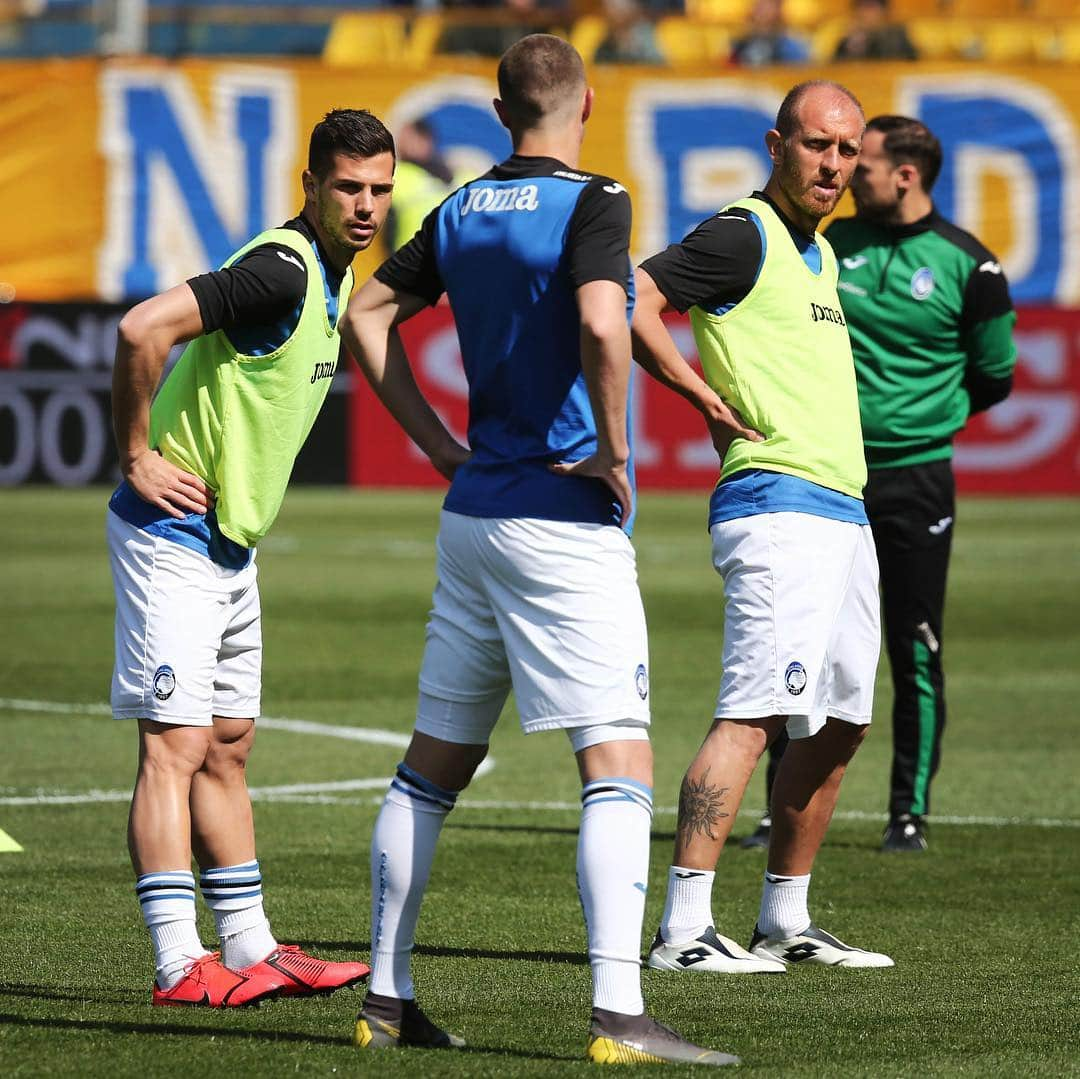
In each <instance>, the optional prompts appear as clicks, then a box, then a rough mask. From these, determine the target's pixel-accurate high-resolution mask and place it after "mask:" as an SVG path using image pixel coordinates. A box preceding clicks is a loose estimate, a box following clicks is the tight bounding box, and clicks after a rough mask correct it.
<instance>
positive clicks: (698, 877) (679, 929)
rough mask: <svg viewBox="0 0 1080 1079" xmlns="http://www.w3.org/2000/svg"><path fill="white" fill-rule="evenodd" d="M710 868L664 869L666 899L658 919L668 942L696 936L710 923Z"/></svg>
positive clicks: (686, 939)
mask: <svg viewBox="0 0 1080 1079" xmlns="http://www.w3.org/2000/svg"><path fill="white" fill-rule="evenodd" d="M715 876H716V873H715V872H714V871H713V870H711V869H687V868H686V867H685V866H681V865H673V866H671V868H670V869H668V882H667V901H666V902H665V903H664V916H663V917H662V918H661V919H660V935H661V936H662V937H663V938H664V940H665V941H666V942H667V943H668V944H684V943H685V942H686V941H690V940H696V939H697V938H698V937H700V936H701V934H702V933H704V932H705V930H706V929H708V928H709V926H710V925H712V924H713V916H712V886H713V879H714V878H715Z"/></svg>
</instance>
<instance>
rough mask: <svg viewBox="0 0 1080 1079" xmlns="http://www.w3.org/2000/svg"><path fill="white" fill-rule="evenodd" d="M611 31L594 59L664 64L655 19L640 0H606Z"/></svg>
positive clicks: (601, 62) (620, 62)
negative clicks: (653, 21)
mask: <svg viewBox="0 0 1080 1079" xmlns="http://www.w3.org/2000/svg"><path fill="white" fill-rule="evenodd" d="M604 18H606V19H607V22H608V27H609V30H608V35H607V37H606V38H604V40H603V41H602V42H601V43H600V47H599V48H598V49H597V50H596V55H595V56H594V57H593V60H594V61H595V62H596V63H598V64H663V63H665V60H664V54H663V53H662V52H661V51H660V46H659V45H657V43H656V32H655V31H654V29H653V24H652V20H651V19H650V18H649V17H648V16H647V15H646V14H645V13H644V11H643V10H642V7H641V4H640V3H639V2H638V0H604Z"/></svg>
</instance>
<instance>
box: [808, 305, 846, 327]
mask: <svg viewBox="0 0 1080 1079" xmlns="http://www.w3.org/2000/svg"><path fill="white" fill-rule="evenodd" d="M810 321H811V322H835V323H836V325H837V326H846V325H847V323H846V322H845V321H844V312H843V311H841V310H840V309H839V308H836V307H822V305H821V304H819V303H814V302H813V301H812V300H811V302H810Z"/></svg>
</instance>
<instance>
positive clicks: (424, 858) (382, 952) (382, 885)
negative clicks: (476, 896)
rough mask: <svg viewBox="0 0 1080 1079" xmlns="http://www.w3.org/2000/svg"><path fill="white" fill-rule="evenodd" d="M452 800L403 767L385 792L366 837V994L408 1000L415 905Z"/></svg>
mask: <svg viewBox="0 0 1080 1079" xmlns="http://www.w3.org/2000/svg"><path fill="white" fill-rule="evenodd" d="M456 800H457V793H456V792H455V791H448V790H444V789H443V788H442V787H439V786H436V784H434V783H432V782H431V781H430V780H427V779H425V778H424V777H423V776H422V775H420V774H419V773H418V772H415V771H413V769H411V768H410V767H408V765H406V764H399V765H398V769H397V774H396V775H395V776H394V779H393V780H392V782H391V784H390V789H389V790H388V791H387V792H386V798H385V799H384V800H383V804H382V809H380V810H379V815H378V817H377V818H376V820H375V831H374V832H373V833H372V836H371V982H370V983H369V992H372V993H377V994H380V995H381V996H387V997H397V998H398V999H399V1000H411V999H412V998H413V996H414V995H415V994H414V991H413V980H412V971H411V970H410V969H409V961H410V959H411V958H412V948H413V941H414V939H415V936H416V923H417V921H418V919H419V917H420V903H421V901H422V900H423V898H424V890H425V889H426V888H427V882H428V877H429V876H430V874H431V863H432V862H433V861H434V859H435V845H436V844H437V843H438V840H439V833H440V832H441V831H442V826H443V822H444V821H445V820H446V815H447V814H448V813H449V812H450V810H451V809H453V807H454V802H455V801H456Z"/></svg>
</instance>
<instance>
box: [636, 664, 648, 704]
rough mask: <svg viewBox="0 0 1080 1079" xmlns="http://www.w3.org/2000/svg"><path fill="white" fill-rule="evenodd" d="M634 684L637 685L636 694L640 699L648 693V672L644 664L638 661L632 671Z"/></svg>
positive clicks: (643, 698)
mask: <svg viewBox="0 0 1080 1079" xmlns="http://www.w3.org/2000/svg"><path fill="white" fill-rule="evenodd" d="M634 685H635V686H637V695H638V696H639V697H640V698H641V699H642V700H645V698H646V697H647V696H648V695H649V672H648V671H647V670H645V664H644V663H639V664H638V669H637V670H636V671H634Z"/></svg>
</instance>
